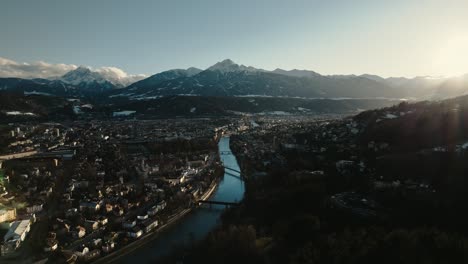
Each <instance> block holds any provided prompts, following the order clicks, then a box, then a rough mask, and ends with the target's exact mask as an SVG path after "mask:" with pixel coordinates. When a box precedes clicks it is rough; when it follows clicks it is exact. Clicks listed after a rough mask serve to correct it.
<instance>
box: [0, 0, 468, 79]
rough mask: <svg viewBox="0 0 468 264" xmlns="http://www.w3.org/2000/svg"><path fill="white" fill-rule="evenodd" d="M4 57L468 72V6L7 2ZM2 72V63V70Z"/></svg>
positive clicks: (139, 65) (133, 67) (130, 68)
mask: <svg viewBox="0 0 468 264" xmlns="http://www.w3.org/2000/svg"><path fill="white" fill-rule="evenodd" d="M0 57H3V58H7V59H10V60H14V61H18V62H34V61H45V62H48V63H54V64H56V63H64V64H75V65H89V66H92V67H96V68H97V67H103V66H115V67H119V68H121V69H124V70H125V71H127V72H129V73H131V74H138V73H145V74H152V73H156V72H160V71H162V70H167V69H171V68H186V67H190V66H195V67H199V68H206V67H208V66H210V65H212V64H214V63H215V62H217V61H220V60H223V59H225V58H230V59H232V60H234V61H235V62H238V63H242V64H245V65H252V66H255V67H259V68H264V69H275V68H283V69H293V68H299V69H310V70H314V71H317V72H319V73H323V74H349V73H354V74H361V73H374V74H379V75H383V76H416V75H455V74H461V73H468V0H452V1H451V0H439V1H436V0H413V1H412V0H392V1H387V0H381V1H379V0H369V1H365V0H362V1H360V0H342V1H338V0H336V1H333V0H323V1H312V0H282V1H280V0H269V1H266V0H265V1H262V0H258V1H255V0H235V1H233V0H229V1H223V0H186V1H179V0H168V1H155V0H142V1H134V0H132V1H130V0H79V1H66V0H56V1H52V0H41V1H38V0H30V1H24V0H3V1H1V2H0ZM0 67H1V65H0Z"/></svg>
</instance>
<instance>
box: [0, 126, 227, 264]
mask: <svg viewBox="0 0 468 264" xmlns="http://www.w3.org/2000/svg"><path fill="white" fill-rule="evenodd" d="M230 122H231V121H230V120H219V119H216V120H210V119H192V120H185V119H175V120H156V121H138V122H134V121H118V122H116V121H90V122H85V121H79V122H74V123H71V124H67V126H66V127H65V126H61V125H57V124H39V125H31V126H28V125H20V126H18V125H15V126H18V127H19V128H18V129H16V128H15V129H16V130H15V131H24V132H23V133H22V134H15V138H14V140H16V141H14V140H13V141H12V143H10V145H11V144H13V145H11V146H13V147H14V148H11V151H12V152H11V153H5V154H14V153H21V152H25V151H31V150H33V151H35V153H33V154H31V155H25V156H15V157H9V158H5V159H3V160H2V161H3V162H2V173H3V174H4V175H5V176H4V180H3V182H2V183H1V184H0V186H1V189H0V190H1V191H2V194H1V195H0V196H1V197H0V203H2V204H5V205H6V206H8V208H10V209H3V210H0V223H1V222H4V223H6V224H5V225H4V230H5V231H6V235H5V237H4V241H3V242H2V243H1V245H2V255H10V256H13V255H15V252H19V251H21V252H30V251H33V250H30V249H29V248H26V249H24V247H21V245H22V243H23V242H24V241H25V240H28V239H32V240H34V241H36V240H38V241H41V242H40V243H37V245H36V244H35V245H28V247H30V246H31V247H36V249H37V248H39V249H40V250H41V251H42V253H41V254H40V255H39V256H31V258H33V259H38V258H47V257H48V256H52V255H53V254H55V252H61V253H63V252H67V254H68V253H70V254H71V255H70V254H69V255H67V259H71V260H82V261H90V260H93V259H96V258H98V257H100V256H103V255H106V254H109V253H111V252H113V251H115V250H117V249H119V248H122V247H124V246H125V245H128V244H130V243H132V242H133V241H135V240H138V239H141V238H142V237H143V236H144V235H145V234H148V233H151V232H153V231H154V230H156V229H157V228H159V227H161V226H162V225H164V223H166V222H167V221H170V220H171V219H172V217H173V216H174V215H177V214H178V212H181V211H183V210H186V209H187V208H191V207H192V206H195V205H197V204H198V203H197V200H198V199H200V198H201V197H202V196H203V195H204V194H205V193H206V192H207V191H208V190H209V189H210V188H212V186H213V183H214V182H215V180H216V178H217V176H219V175H217V172H219V168H220V162H219V156H218V153H217V142H216V140H217V138H218V136H219V134H220V131H221V130H222V129H220V128H222V127H224V126H226V125H228V124H229V123H230ZM55 127H57V129H55ZM58 127H60V128H58ZM26 131H27V132H26ZM10 136H11V135H10ZM19 137H21V141H24V142H18V139H19ZM14 142H16V143H14ZM0 154H3V153H0ZM35 225H38V226H41V228H40V230H41V231H38V232H34V233H33V235H31V237H29V235H28V232H29V230H30V228H31V226H33V228H34V226H35ZM42 227H45V228H42ZM1 228H2V227H1V226H0V230H1ZM51 254H52V255H51ZM23 257H24V256H23ZM0 262H1V261H0Z"/></svg>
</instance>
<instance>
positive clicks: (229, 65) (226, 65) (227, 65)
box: [206, 59, 261, 73]
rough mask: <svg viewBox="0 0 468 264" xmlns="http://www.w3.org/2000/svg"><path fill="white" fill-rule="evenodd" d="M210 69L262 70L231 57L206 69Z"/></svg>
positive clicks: (228, 70) (233, 70) (226, 70)
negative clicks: (242, 63) (236, 61)
mask: <svg viewBox="0 0 468 264" xmlns="http://www.w3.org/2000/svg"><path fill="white" fill-rule="evenodd" d="M206 70H208V71H219V72H222V73H226V72H239V71H248V72H255V71H261V70H259V69H256V68H254V67H251V66H245V65H239V64H236V63H235V62H233V61H232V60H230V59H225V60H223V61H220V62H218V63H216V64H215V65H213V66H211V67H209V68H208V69H206Z"/></svg>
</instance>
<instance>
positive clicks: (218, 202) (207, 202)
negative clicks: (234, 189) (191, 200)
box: [198, 200, 240, 208]
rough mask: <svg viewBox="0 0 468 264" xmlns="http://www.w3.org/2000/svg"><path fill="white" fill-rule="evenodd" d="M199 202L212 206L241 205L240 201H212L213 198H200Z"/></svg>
mask: <svg viewBox="0 0 468 264" xmlns="http://www.w3.org/2000/svg"><path fill="white" fill-rule="evenodd" d="M198 204H208V205H210V207H211V206H212V205H213V204H214V205H224V206H225V207H226V208H227V207H233V206H239V204H240V203H236V202H223V201H211V200H198Z"/></svg>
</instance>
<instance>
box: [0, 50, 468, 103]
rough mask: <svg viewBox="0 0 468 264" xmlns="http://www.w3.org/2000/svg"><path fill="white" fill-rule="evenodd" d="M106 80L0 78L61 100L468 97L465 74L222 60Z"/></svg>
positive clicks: (79, 75) (83, 76)
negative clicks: (352, 71) (334, 71)
mask: <svg viewBox="0 0 468 264" xmlns="http://www.w3.org/2000/svg"><path fill="white" fill-rule="evenodd" d="M140 79H141V77H140V78H134V79H125V80H124V79H118V78H110V77H109V76H107V75H105V74H103V73H102V72H98V71H92V70H91V69H89V68H86V67H78V68H76V69H74V70H72V71H70V72H68V73H66V74H64V75H63V76H60V77H55V78H50V79H21V78H14V77H12V78H0V90H12V91H20V92H24V93H26V94H31V93H36V94H48V95H56V96H66V97H89V96H91V97H97V96H98V97H100V98H107V99H115V98H119V97H120V98H128V99H130V100H145V99H153V98H159V97H163V96H170V95H192V96H262V97H300V98H410V99H417V100H422V99H444V98H449V97H454V96H459V95H463V94H466V93H468V74H467V75H464V76H459V77H451V78H430V77H416V78H403V77H402V78H395V77H390V78H383V77H380V76H377V75H370V74H363V75H321V74H319V73H317V72H314V71H308V70H296V69H294V70H289V71H288V70H283V69H275V70H273V71H267V70H263V69H257V68H254V67H251V66H245V65H239V64H236V63H234V62H233V61H232V60H229V59H227V60H223V61H221V62H218V63H216V64H214V65H213V66H211V67H208V68H207V69H205V70H202V69H197V68H193V67H192V68H188V69H173V70H168V71H164V72H161V73H157V74H154V75H152V76H150V77H148V78H145V79H142V80H140Z"/></svg>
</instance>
